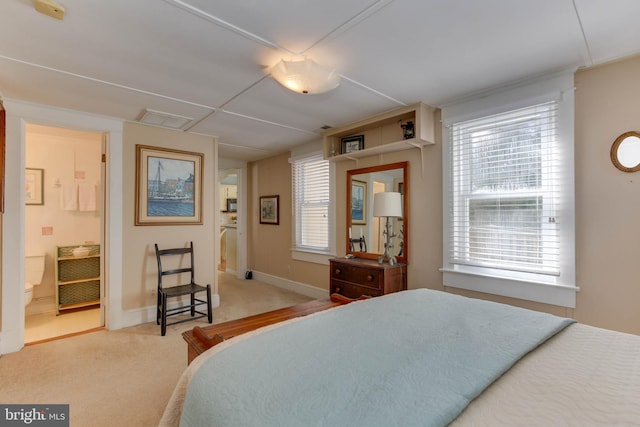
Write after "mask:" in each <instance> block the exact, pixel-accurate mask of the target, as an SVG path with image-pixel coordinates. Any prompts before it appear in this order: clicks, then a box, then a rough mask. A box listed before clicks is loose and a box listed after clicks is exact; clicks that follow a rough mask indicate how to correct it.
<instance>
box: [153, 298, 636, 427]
mask: <svg viewBox="0 0 640 427" xmlns="http://www.w3.org/2000/svg"><path fill="white" fill-rule="evenodd" d="M160 425H161V426H162V427H165V426H177V425H180V426H185V427H188V426H205V425H210V426H240V425H244V426H254V425H255V426H301V425H305V426H306V425H317V426H376V425H380V426H394V425H397V426H410V425H420V426H443V425H452V426H513V425H532V426H537V425H540V426H543V425H544V426H551V425H553V426H564V425H576V426H589V425H594V426H604V425H607V426H609V425H619V426H628V425H640V336H635V335H630V334H624V333H619V332H613V331H609V330H604V329H599V328H594V327H590V326H586V325H582V324H578V323H576V322H574V321H573V320H571V319H565V318H560V317H556V316H552V315H549V314H545V313H540V312H535V311H530V310H524V309H520V308H516V307H512V306H508V305H503V304H497V303H493V302H489V301H482V300H477V299H471V298H466V297H462V296H457V295H452V294H448V293H445V292H439V291H434V290H427V289H416V290H410V291H403V292H398V293H395V294H389V295H385V296H382V297H378V298H372V299H369V300H364V301H357V302H353V303H350V304H348V305H344V306H340V307H336V308H332V309H329V310H326V311H322V312H318V313H314V314H311V315H309V316H306V317H303V318H296V319H292V320H288V321H286V322H281V323H278V324H275V325H271V326H268V327H265V328H261V329H259V330H256V331H253V332H250V333H247V334H244V335H240V336H237V337H234V338H232V339H229V340H227V341H224V342H222V343H220V344H218V345H216V346H215V347H213V348H211V349H210V350H208V351H206V352H205V353H203V354H202V355H201V356H199V357H197V358H196V359H195V360H194V361H193V363H191V365H189V367H188V368H187V370H186V371H185V372H184V374H183V375H182V377H181V378H180V380H179V382H178V384H177V386H176V388H175V390H174V393H173V395H172V397H171V400H170V402H169V404H168V405H167V408H166V409H165V412H164V414H163V417H162V420H161V423H160Z"/></svg>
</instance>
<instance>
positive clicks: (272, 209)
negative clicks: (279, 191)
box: [260, 196, 280, 225]
mask: <svg viewBox="0 0 640 427" xmlns="http://www.w3.org/2000/svg"><path fill="white" fill-rule="evenodd" d="M260 224H275V225H278V224H280V196H260Z"/></svg>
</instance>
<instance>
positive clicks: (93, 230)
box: [24, 124, 104, 344]
mask: <svg viewBox="0 0 640 427" xmlns="http://www.w3.org/2000/svg"><path fill="white" fill-rule="evenodd" d="M103 140H104V136H103V134H102V133H100V132H85V131H77V130H71V129H63V128H57V127H51V126H41V125H35V124H27V125H26V132H25V174H26V184H27V188H26V189H25V190H26V191H27V192H28V194H27V196H26V205H25V211H24V212H25V217H24V224H25V232H24V237H25V282H29V281H33V282H34V283H32V284H31V285H32V286H31V290H30V291H29V290H28V287H29V285H27V284H26V283H25V303H27V302H28V304H26V305H25V343H27V344H28V343H33V342H39V341H44V340H49V339H53V338H56V337H60V336H66V335H70V334H76V333H80V332H84V331H87V330H94V329H96V328H100V327H102V326H104V314H103V310H102V301H103V292H104V286H103V284H102V283H103V280H102V274H101V271H102V265H103V262H102V251H101V247H102V246H103V245H102V240H103V239H102V235H103V232H102V230H103V229H104V224H103V213H102V212H103V203H102V202H101V201H102V197H101V194H103V193H102V192H101V188H102V184H103V182H104V173H103V167H102V161H101V158H102V153H103V151H104V141H103ZM76 248H80V250H77V251H75V252H74V249H76ZM39 263H42V264H40V265H38V264H39ZM41 267H42V268H43V269H40V270H39V271H37V270H38V268H41ZM30 269H31V271H30ZM33 269H35V274H34V271H33ZM28 294H31V295H28ZM29 300H30V301H29Z"/></svg>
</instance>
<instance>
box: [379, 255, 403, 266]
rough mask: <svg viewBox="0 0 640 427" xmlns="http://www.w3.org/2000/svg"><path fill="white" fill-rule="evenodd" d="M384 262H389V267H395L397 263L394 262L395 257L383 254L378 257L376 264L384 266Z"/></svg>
mask: <svg viewBox="0 0 640 427" xmlns="http://www.w3.org/2000/svg"><path fill="white" fill-rule="evenodd" d="M385 260H387V261H388V262H389V265H396V264H397V263H398V262H397V261H396V257H394V256H389V255H387V254H384V255H380V256H379V257H378V264H384V261H385Z"/></svg>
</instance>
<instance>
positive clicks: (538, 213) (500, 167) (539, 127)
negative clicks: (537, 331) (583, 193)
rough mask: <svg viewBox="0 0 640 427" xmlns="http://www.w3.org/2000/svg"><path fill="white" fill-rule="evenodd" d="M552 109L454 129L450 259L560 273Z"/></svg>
mask: <svg viewBox="0 0 640 427" xmlns="http://www.w3.org/2000/svg"><path fill="white" fill-rule="evenodd" d="M556 104H557V103H555V102H551V103H546V104H542V105H538V106H534V107H529V108H525V109H522V110H518V111H512V112H509V113H503V114H498V115H494V116H490V117H483V118H480V119H475V120H470V121H467V122H462V123H456V124H454V125H453V126H452V127H451V143H450V145H449V146H450V150H451V162H452V163H451V176H452V180H453V198H452V199H451V200H452V201H453V203H452V205H451V211H450V212H451V215H450V216H449V218H450V219H451V230H452V231H453V233H451V235H450V236H449V238H450V239H452V241H451V246H450V250H451V251H453V253H452V254H451V258H452V260H453V262H454V263H456V264H466V265H475V266H481V267H491V268H497V269H507V270H519V271H527V272H533V273H540V274H556V275H557V274H558V273H559V265H558V250H559V248H558V244H559V232H558V231H559V230H558V225H559V223H558V221H557V219H558V218H557V215H558V213H557V212H556V209H555V207H556V205H557V203H556V201H555V198H556V197H558V194H557V191H554V190H556V187H554V185H553V183H554V182H556V181H557V179H556V173H557V172H558V168H559V165H557V159H556V158H555V156H554V153H556V152H558V150H555V145H556V143H557V137H556V133H555V130H556Z"/></svg>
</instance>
